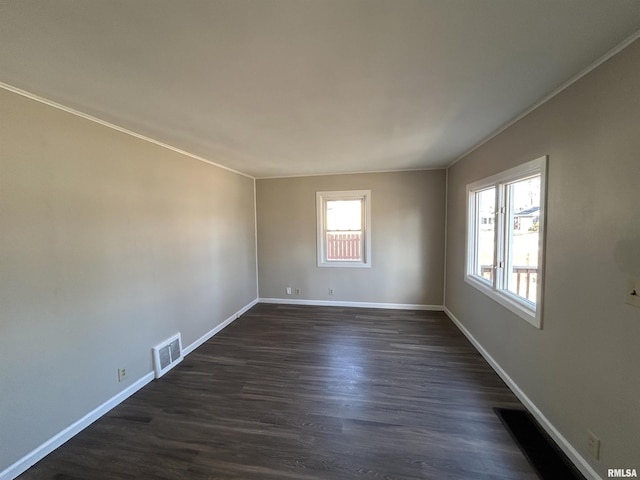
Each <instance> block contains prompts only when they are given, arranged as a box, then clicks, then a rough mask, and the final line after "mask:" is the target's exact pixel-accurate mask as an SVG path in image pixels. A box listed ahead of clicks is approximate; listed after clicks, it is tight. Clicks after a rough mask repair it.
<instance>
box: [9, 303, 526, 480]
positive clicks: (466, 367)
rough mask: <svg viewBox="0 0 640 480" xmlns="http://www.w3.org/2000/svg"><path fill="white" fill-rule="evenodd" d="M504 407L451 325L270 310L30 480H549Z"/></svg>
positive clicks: (351, 312)
mask: <svg viewBox="0 0 640 480" xmlns="http://www.w3.org/2000/svg"><path fill="white" fill-rule="evenodd" d="M496 406H498V407H518V406H520V404H519V402H518V400H517V399H516V398H515V397H514V395H513V394H512V393H511V392H510V391H509V389H508V388H507V387H506V386H505V384H504V383H503V382H502V381H501V380H500V378H499V377H498V376H497V375H496V374H495V372H493V370H491V368H490V367H489V366H488V365H487V363H486V362H485V361H484V359H483V358H482V357H481V356H480V355H479V354H478V353H477V352H476V351H475V349H474V348H473V347H472V346H471V345H470V344H469V342H468V341H467V340H466V339H465V338H464V336H463V335H462V334H461V333H460V332H459V331H458V330H457V328H456V327H455V326H454V325H453V324H452V323H451V321H450V320H448V319H447V318H446V316H445V315H444V314H443V313H438V312H420V311H405V310H377V309H355V308H337V307H307V306H284V305H265V304H260V305H257V306H256V307H254V308H252V309H251V310H250V311H249V312H247V313H246V314H245V315H243V316H242V317H241V318H240V319H239V320H237V321H236V322H234V323H233V324H231V325H230V326H228V327H227V328H225V329H224V330H223V331H222V332H220V333H219V334H218V335H216V336H215V337H213V338H212V339H211V340H209V341H208V342H206V343H205V344H203V345H202V346H201V347H200V348H198V349H197V350H196V351H194V352H193V353H192V354H191V355H189V356H188V357H187V358H185V360H184V361H183V362H182V363H181V364H180V365H178V366H177V367H176V368H174V369H173V370H172V371H170V372H169V373H167V374H166V375H165V376H164V377H162V378H161V379H160V380H158V381H154V382H152V383H151V384H149V385H148V386H146V387H145V388H144V389H142V390H141V391H139V392H138V393H136V394H135V395H133V396H132V397H130V398H129V399H128V400H126V401H125V402H123V403H122V404H120V405H119V406H118V407H116V408H114V409H113V410H112V411H111V412H109V413H108V414H107V415H105V416H104V417H103V418H101V419H100V420H98V421H97V422H95V423H94V424H93V425H91V426H90V427H88V428H87V429H86V430H84V431H83V432H81V433H80V434H78V435H77V436H76V437H74V438H73V439H71V440H70V441H69V442H67V443H66V444H65V445H63V446H62V447H61V448H59V449H58V450H56V451H55V452H53V453H52V454H50V455H49V456H48V457H46V458H45V459H43V460H42V461H41V462H39V463H38V464H36V465H35V466H34V467H32V468H31V469H30V470H28V471H27V472H25V473H24V474H23V475H22V476H20V477H19V478H20V479H22V480H28V479H56V480H72V479H189V480H192V479H260V480H271V479H273V480H276V479H300V480H303V479H309V480H311V479H336V480H341V479H387V480H391V479H394V480H417V479H434V480H446V479H455V480H457V479H473V480H484V479H486V480H489V479H491V480H507V479H514V480H520V479H522V480H534V479H536V478H537V477H536V475H535V473H534V472H533V470H532V469H531V467H530V466H529V464H528V463H527V461H526V460H525V458H524V456H523V455H522V454H521V453H520V450H519V449H518V447H517V446H516V445H515V443H514V442H513V440H512V439H511V437H510V436H509V434H508V433H507V431H506V430H505V429H504V427H503V426H502V424H501V423H500V420H499V419H498V418H497V416H496V415H495V414H494V412H493V410H492V408H493V407H496Z"/></svg>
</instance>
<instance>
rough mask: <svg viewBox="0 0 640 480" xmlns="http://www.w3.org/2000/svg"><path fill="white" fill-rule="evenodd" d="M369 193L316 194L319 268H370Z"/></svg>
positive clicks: (367, 191)
mask: <svg viewBox="0 0 640 480" xmlns="http://www.w3.org/2000/svg"><path fill="white" fill-rule="evenodd" d="M370 197H371V192H370V191H369V190H355V191H342V192H317V194H316V204H317V210H318V266H319V267H370V266H371V256H370V251H371V240H370V238H371V237H370V234H369V233H370V232H369V230H370V224H371V220H370V218H371V217H370V210H371V209H370V205H369V203H370Z"/></svg>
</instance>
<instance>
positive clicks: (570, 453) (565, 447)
mask: <svg viewBox="0 0 640 480" xmlns="http://www.w3.org/2000/svg"><path fill="white" fill-rule="evenodd" d="M443 309H444V312H445V313H446V314H447V316H448V317H449V318H450V319H451V321H452V322H453V323H454V324H455V325H456V327H458V329H459V330H460V331H461V332H462V333H463V335H464V336H465V337H467V339H468V340H469V341H470V342H471V344H472V345H473V346H474V347H475V348H476V350H478V352H480V355H482V356H483V357H484V359H485V360H486V361H487V363H489V365H490V366H491V368H493V369H494V370H495V372H496V373H497V374H498V375H499V376H500V378H502V380H504V382H505V383H506V384H507V386H508V387H509V388H510V389H511V391H512V392H513V393H514V394H515V395H516V397H518V399H519V400H520V401H521V402H522V403H523V404H524V406H525V407H526V408H527V410H529V412H530V413H531V414H532V415H533V416H534V417H535V419H536V420H537V421H538V423H540V425H541V426H542V427H543V428H544V429H545V431H546V432H547V433H548V434H549V435H550V436H551V438H553V440H554V441H555V442H556V443H557V444H558V446H559V447H560V448H561V449H562V451H563V452H564V453H565V454H566V455H567V457H569V459H570V460H571V461H572V462H573V463H574V465H575V466H576V467H577V468H578V469H579V470H580V472H582V474H583V475H584V476H585V477H586V478H587V479H590V480H602V477H600V475H598V473H597V472H596V471H595V470H594V469H593V467H592V466H591V465H590V464H589V462H587V461H586V460H585V458H584V457H583V456H582V455H580V453H579V452H578V451H577V450H576V449H575V448H574V447H573V445H571V443H569V441H568V440H567V439H566V438H565V437H564V436H563V435H562V433H560V431H559V430H558V429H557V428H556V427H555V426H554V425H553V424H552V423H551V422H550V421H549V419H548V418H547V417H545V416H544V414H543V413H542V411H541V410H540V409H539V408H538V407H537V406H536V405H535V403H533V401H532V400H531V399H530V398H529V397H528V396H527V394H526V393H524V391H523V390H522V389H521V388H520V387H519V386H518V384H517V383H516V382H515V380H513V379H512V378H511V377H510V376H509V374H508V373H507V372H506V371H505V370H504V369H503V368H502V367H501V366H500V364H499V363H498V362H496V361H495V359H494V358H493V357H492V356H491V355H490V354H489V352H487V351H486V350H485V349H484V347H483V346H482V345H481V344H480V342H478V340H476V339H475V337H474V336H473V335H472V334H471V332H469V330H467V329H466V327H465V326H464V325H463V324H462V323H461V322H460V320H458V319H457V318H456V316H455V315H454V314H453V313H452V312H451V310H449V309H448V308H447V307H446V306H444V307H443Z"/></svg>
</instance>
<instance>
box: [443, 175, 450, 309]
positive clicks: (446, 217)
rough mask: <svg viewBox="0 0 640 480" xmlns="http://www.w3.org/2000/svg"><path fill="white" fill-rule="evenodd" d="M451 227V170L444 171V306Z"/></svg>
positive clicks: (445, 302)
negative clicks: (448, 230) (448, 242)
mask: <svg viewBox="0 0 640 480" xmlns="http://www.w3.org/2000/svg"><path fill="white" fill-rule="evenodd" d="M448 227H449V169H448V168H447V169H446V170H445V171H444V261H443V263H444V265H443V268H444V270H443V271H442V304H443V305H446V304H447V250H448V249H447V241H448V236H449V234H448V232H447V229H448Z"/></svg>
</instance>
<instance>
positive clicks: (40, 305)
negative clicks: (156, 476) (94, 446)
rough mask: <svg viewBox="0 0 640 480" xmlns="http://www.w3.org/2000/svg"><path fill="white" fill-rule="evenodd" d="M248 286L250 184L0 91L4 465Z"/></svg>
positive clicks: (201, 330) (219, 315)
mask: <svg viewBox="0 0 640 480" xmlns="http://www.w3.org/2000/svg"><path fill="white" fill-rule="evenodd" d="M256 292H257V289H256V263H255V217H254V199H253V179H251V178H248V177H244V176H241V175H237V174H234V173H231V172H229V171H226V170H223V169H221V168H218V167H215V166H212V165H208V164H206V163H203V162H200V161H197V160H194V159H192V158H189V157H186V156H183V155H180V154H178V153H175V152H173V151H170V150H167V149H164V148H161V147H159V146H156V145H154V144H151V143H149V142H145V141H142V140H140V139H137V138H134V137H132V136H129V135H126V134H123V133H120V132H117V131H115V130H112V129H110V128H107V127H104V126H101V125H98V124H96V123H93V122H90V121H87V120H85V119H82V118H80V117H77V116H73V115H71V114H68V113H65V112H62V111H60V110H57V109H54V108H51V107H49V106H46V105H43V104H41V103H38V102H35V101H32V100H29V99H26V98H24V97H21V96H18V95H16V94H13V93H10V92H8V91H5V90H0V316H1V318H0V391H1V393H0V471H2V470H4V469H5V468H6V467H8V466H9V465H11V464H12V463H14V462H15V461H17V460H18V459H20V458H21V457H22V456H23V455H25V454H27V453H29V452H30V451H32V450H33V449H34V448H36V447H37V446H38V445H39V444H41V443H42V442H44V441H45V440H48V439H49V438H51V437H52V436H53V435H55V434H57V433H58V432H60V431H61V430H62V429H63V428H65V427H67V426H69V425H70V424H71V423H73V422H74V421H76V420H78V419H79V418H81V417H82V416H83V415H85V414H86V413H87V412H89V411H91V410H93V409H94V408H96V407H97V406H98V405H100V404H102V403H103V402H105V401H106V400H107V399H109V398H111V397H112V396H114V395H115V394H117V393H118V392H120V391H121V390H122V389H123V388H125V387H127V386H128V385H131V383H132V382H134V381H135V380H137V379H139V378H141V377H143V376H144V375H145V374H147V373H148V372H150V371H151V369H152V362H151V347H152V346H153V345H155V344H157V343H158V342H159V341H162V340H163V339H165V338H166V337H168V336H169V335H171V334H173V333H175V332H177V331H180V332H182V335H183V344H184V345H185V346H188V345H190V344H191V343H193V342H194V341H195V340H197V339H198V338H200V337H201V336H202V335H204V334H205V333H206V332H208V331H210V330H211V329H212V328H214V327H215V326H216V325H217V324H219V323H220V322H222V321H223V320H225V319H226V318H228V317H229V316H230V315H232V314H233V313H234V312H236V311H238V310H239V309H241V308H242V307H243V306H245V305H247V304H248V303H250V302H251V301H252V300H254V299H255V298H256V295H257V293H256ZM121 366H124V367H126V368H127V370H128V372H129V375H128V377H129V379H128V380H127V381H125V382H123V383H118V379H117V369H118V367H121Z"/></svg>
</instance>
